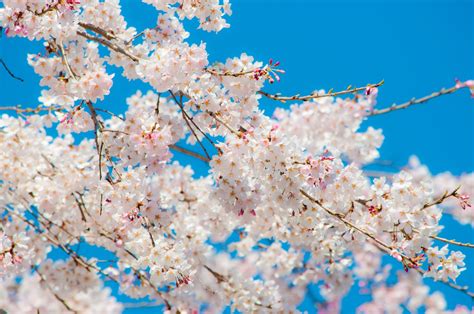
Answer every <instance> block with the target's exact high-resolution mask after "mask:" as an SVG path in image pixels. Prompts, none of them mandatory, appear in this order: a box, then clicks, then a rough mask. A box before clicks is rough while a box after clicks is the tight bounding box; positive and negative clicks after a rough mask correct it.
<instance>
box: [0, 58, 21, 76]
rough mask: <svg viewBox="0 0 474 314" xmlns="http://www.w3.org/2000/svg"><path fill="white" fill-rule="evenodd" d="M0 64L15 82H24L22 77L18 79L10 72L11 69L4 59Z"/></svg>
mask: <svg viewBox="0 0 474 314" xmlns="http://www.w3.org/2000/svg"><path fill="white" fill-rule="evenodd" d="M0 63H1V64H2V65H3V68H4V69H5V70H6V71H7V72H8V74H9V75H10V76H11V77H12V78H14V79H15V80H18V81H20V82H24V80H23V79H22V78H21V77H18V76H16V75H15V74H13V72H12V71H11V70H10V68H8V66H7V64H6V63H5V61H3V59H2V58H0Z"/></svg>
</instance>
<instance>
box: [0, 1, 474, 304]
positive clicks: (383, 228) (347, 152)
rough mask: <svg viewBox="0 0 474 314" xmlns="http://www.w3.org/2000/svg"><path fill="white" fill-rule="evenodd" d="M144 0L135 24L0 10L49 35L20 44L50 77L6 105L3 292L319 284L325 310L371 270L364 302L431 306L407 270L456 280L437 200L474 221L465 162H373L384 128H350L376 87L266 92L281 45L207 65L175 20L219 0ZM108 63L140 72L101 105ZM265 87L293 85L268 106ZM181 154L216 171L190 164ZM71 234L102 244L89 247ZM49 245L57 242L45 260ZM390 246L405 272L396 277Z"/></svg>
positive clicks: (93, 298)
mask: <svg viewBox="0 0 474 314" xmlns="http://www.w3.org/2000/svg"><path fill="white" fill-rule="evenodd" d="M144 2H146V3H149V4H152V5H153V6H154V7H156V8H157V9H158V10H159V11H160V13H159V15H158V19H157V23H156V24H157V25H155V26H152V27H151V28H148V29H145V30H143V31H142V32H137V31H136V30H135V28H133V27H128V26H127V23H126V21H125V19H124V17H123V15H122V12H121V6H120V2H119V1H118V0H105V1H99V0H35V1H33V0H32V1H30V0H28V1H26V0H5V1H4V6H3V7H2V8H1V9H0V25H1V26H2V27H3V28H4V29H5V33H6V34H7V35H8V36H20V37H26V38H29V39H30V40H42V41H43V42H44V46H43V49H44V51H41V52H40V53H36V54H29V56H28V62H29V64H30V65H31V66H32V67H33V69H34V71H35V73H36V74H38V75H39V76H40V77H41V81H40V84H41V86H45V87H46V89H44V90H43V91H42V92H41V95H40V97H39V101H40V102H41V106H39V107H37V108H29V109H26V108H21V107H18V108H13V110H15V111H16V115H7V114H3V115H2V116H1V118H0V216H1V219H2V220H1V225H0V308H1V309H4V310H6V311H8V312H12V313H15V312H33V313H36V312H41V313H43V312H51V313H57V312H63V311H65V310H69V311H72V312H76V313H97V312H100V313H102V312H103V313H116V312H119V311H120V310H121V306H120V305H119V304H118V303H117V302H116V301H115V300H114V299H113V298H112V297H111V295H110V291H108V290H107V289H106V288H104V285H103V283H102V281H103V280H111V281H113V282H115V284H116V285H118V287H119V288H120V292H121V293H123V294H126V295H127V296H130V297H133V298H145V297H148V299H147V300H152V301H153V302H157V304H163V305H164V306H165V307H166V309H167V310H169V311H170V312H196V311H199V310H202V308H203V307H205V308H206V309H208V310H209V311H214V312H221V311H223V310H224V309H225V308H226V307H228V306H231V308H232V309H236V310H238V311H240V312H243V313H246V312H293V311H294V310H295V309H296V308H297V306H298V305H299V304H300V303H301V302H302V300H303V299H304V298H305V295H306V294H307V291H308V289H309V288H308V287H310V286H313V285H316V286H317V287H318V288H319V295H321V296H322V297H323V298H324V302H326V305H324V306H322V307H321V310H322V311H323V310H326V311H333V312H335V311H338V304H339V303H340V300H341V299H342V298H343V297H344V296H345V295H346V294H347V293H348V291H349V290H350V288H351V287H352V285H353V283H354V282H355V280H356V279H360V280H362V281H363V284H365V285H366V287H369V286H372V287H375V288H374V289H373V299H374V300H373V302H370V303H367V304H365V305H363V306H362V307H361V309H360V310H361V311H362V312H366V313H380V312H383V310H384V309H388V312H390V313H399V312H400V309H401V305H405V306H407V308H408V309H409V310H410V311H415V310H417V309H419V308H420V307H421V306H424V307H425V308H426V310H427V311H430V312H431V313H443V311H444V310H445V307H446V305H445V302H444V299H443V298H442V297H441V296H440V294H438V293H435V294H432V295H429V294H428V290H427V288H426V287H424V286H423V285H422V283H421V279H420V278H419V276H418V275H417V274H416V273H415V271H417V272H419V273H421V274H423V275H424V276H425V277H432V278H434V279H435V280H438V281H441V282H444V283H445V284H448V285H451V286H452V287H456V286H455V285H454V284H453V282H454V281H455V280H456V279H457V278H458V276H460V274H461V272H462V271H463V270H464V269H465V267H464V266H466V265H465V264H464V254H463V253H462V252H461V251H456V250H453V246H454V245H459V244H461V245H462V244H463V243H459V242H457V241H454V240H449V239H444V238H442V237H440V236H438V235H439V234H440V232H441V231H442V229H443V225H442V224H441V219H442V217H443V214H444V213H449V214H452V215H453V216H454V217H455V218H456V219H458V220H459V221H460V222H461V223H463V224H467V225H471V226H473V225H474V223H473V221H474V216H473V208H472V207H471V205H470V203H469V194H473V193H474V191H473V186H474V184H473V182H474V180H473V178H474V176H473V175H472V174H465V175H462V176H460V177H455V176H453V175H451V174H447V173H445V174H440V175H435V176H433V175H431V174H430V173H429V171H428V169H427V168H426V167H424V166H422V165H421V164H420V163H419V162H418V161H417V160H416V159H412V160H411V162H410V165H409V166H408V167H406V168H405V169H403V170H402V171H400V172H398V173H387V174H385V175H384V174H377V175H369V174H368V173H367V172H366V170H365V168H363V166H365V165H367V164H370V163H371V162H373V161H374V160H376V159H377V158H378V157H379V151H378V149H379V148H380V146H381V145H382V142H383V136H382V131H381V130H375V129H373V128H372V127H368V129H367V130H366V131H361V130H360V128H361V124H362V122H363V121H364V120H365V119H368V117H369V116H370V115H371V114H373V113H374V112H375V111H374V110H375V108H374V106H375V104H376V95H377V89H376V87H374V86H369V87H367V88H365V87H363V88H357V89H354V90H350V89H349V90H346V91H342V92H340V93H332V92H329V94H324V92H323V91H319V92H317V93H316V92H314V93H312V94H311V95H309V96H305V97H300V96H299V95H297V96H294V97H284V96H281V95H280V94H275V95H271V94H268V93H267V92H265V91H264V90H262V89H264V88H265V84H266V83H267V82H268V83H275V82H277V81H278V80H279V79H280V77H279V75H281V74H282V73H284V71H283V70H282V69H280V63H279V62H274V61H273V60H269V61H268V64H264V63H262V62H259V61H256V60H254V58H253V57H251V56H248V55H247V54H245V53H242V54H241V55H240V56H239V57H235V58H229V59H227V60H225V61H223V62H215V63H212V62H210V61H209V59H208V53H207V51H206V44H205V43H200V44H190V43H189V42H187V41H186V40H187V38H188V36H189V33H188V32H187V31H186V30H185V28H184V26H183V23H182V20H183V19H185V18H186V19H191V18H196V19H197V20H198V21H199V23H200V27H201V28H203V29H205V30H213V31H219V30H221V29H222V28H224V27H227V26H228V25H227V23H226V22H225V20H224V19H223V16H224V15H230V13H231V11H230V4H229V3H228V1H219V0H179V1H178V0H153V1H152V0H145V1H144ZM110 65H113V66H115V67H118V68H119V69H120V70H123V72H122V74H123V76H125V77H126V78H128V79H130V80H140V81H142V82H145V83H148V84H149V85H150V86H151V88H152V89H153V91H148V92H146V93H142V92H140V91H138V92H136V93H135V94H134V95H132V96H130V97H129V98H128V99H127V102H126V103H127V106H128V107H127V110H126V111H125V112H124V113H123V114H121V113H117V112H116V108H114V107H113V106H107V98H106V96H107V95H108V94H109V93H110V89H111V87H112V84H113V79H114V74H113V73H111V72H110ZM468 85H469V84H464V85H463V84H460V85H459V87H458V88H463V87H465V86H468ZM471 85H472V84H471ZM377 86H378V85H377ZM469 86H470V85H469ZM361 91H365V93H359V92H361ZM348 94H351V96H350V97H348ZM337 95H344V96H342V97H343V98H339V97H335V96H337ZM262 97H267V98H270V99H273V100H282V101H300V100H301V101H303V102H302V103H300V104H295V105H292V106H291V107H290V108H289V109H285V110H284V109H276V111H275V113H274V116H273V117H268V116H266V115H265V114H264V112H263V111H261V110H260V109H259V102H260V99H261V98H262ZM99 100H102V101H103V102H102V103H101V104H100V105H98V104H97V101H99ZM394 108H396V107H394ZM1 109H2V107H0V110H1ZM10 109H11V108H9V110H10ZM391 110H394V109H391ZM52 127H55V128H56V131H57V132H58V135H57V136H51V134H53V133H54V129H51V128H52ZM91 131H92V132H91ZM77 133H80V134H79V135H78V134H77ZM178 154H186V155H188V157H189V158H195V159H196V162H198V163H202V162H205V163H207V165H208V166H209V174H208V175H207V176H203V177H199V178H198V177H197V175H196V174H195V173H194V172H193V169H192V167H191V166H189V165H188V166H185V165H183V163H184V162H181V164H180V163H179V162H178V161H176V160H174V159H173V157H174V156H177V155H178ZM374 176H375V178H374ZM459 185H461V187H460V188H459V187H458V186H459ZM438 241H444V242H448V243H451V244H450V245H449V246H444V247H442V248H441V249H440V248H439V244H436V243H437V242H438ZM229 242H231V243H230V244H229ZM80 245H83V246H96V247H100V248H103V249H105V250H106V251H108V253H110V254H111V255H112V256H113V258H114V259H113V260H111V261H97V260H94V259H88V258H85V257H83V256H82V255H81V254H79V250H78V248H79V247H80ZM464 246H467V247H472V244H466V243H464ZM53 249H54V250H59V251H61V252H62V253H64V254H66V255H67V256H68V257H67V259H66V260H65V261H61V262H58V261H57V262H53V261H51V259H50V257H51V256H49V252H50V251H51V250H53ZM384 255H387V256H391V257H393V262H394V263H401V264H402V266H403V267H404V269H405V270H406V271H409V276H404V275H402V276H401V277H400V282H399V283H397V284H396V285H395V286H393V287H388V286H386V285H385V284H384V282H385V280H386V279H387V278H389V277H390V269H389V268H387V267H385V266H384V264H383V263H382V257H383V256H384ZM412 270H413V271H412ZM458 290H461V292H465V293H470V292H466V291H465V290H464V289H458ZM31 295H33V297H32V296H31ZM386 298H389V299H390V300H389V301H386ZM457 311H458V312H457V313H462V310H460V308H458V310H457Z"/></svg>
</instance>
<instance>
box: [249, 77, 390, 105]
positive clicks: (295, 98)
mask: <svg viewBox="0 0 474 314" xmlns="http://www.w3.org/2000/svg"><path fill="white" fill-rule="evenodd" d="M383 84H384V80H381V81H380V82H378V83H377V84H368V85H367V86H364V87H355V88H350V86H349V88H347V89H346V90H343V91H339V92H332V90H330V91H329V92H328V93H325V94H318V93H317V92H313V93H311V94H309V95H306V96H301V95H300V94H296V95H293V96H281V95H279V94H270V93H267V92H264V91H258V92H257V93H259V94H260V95H263V96H265V97H268V98H270V99H273V100H277V101H281V102H283V103H284V102H287V101H307V100H311V99H317V98H323V97H336V96H340V95H345V94H353V93H357V92H360V91H366V90H368V89H370V88H375V87H379V86H382V85H383Z"/></svg>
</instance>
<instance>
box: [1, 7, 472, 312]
mask: <svg viewBox="0 0 474 314" xmlns="http://www.w3.org/2000/svg"><path fill="white" fill-rule="evenodd" d="M122 3H123V6H124V11H125V16H126V18H127V19H128V22H129V24H130V25H133V26H135V27H136V28H137V29H139V30H141V29H143V28H145V27H151V26H153V25H154V24H155V22H156V15H157V13H156V11H154V10H153V9H152V8H151V7H149V6H147V5H144V4H141V3H139V2H138V1H132V0H124V1H122ZM232 8H233V11H234V15H233V16H232V17H230V18H229V22H230V23H231V28H230V29H227V30H224V31H222V32H221V33H218V34H217V35H216V34H214V33H205V32H202V31H193V32H192V34H191V38H190V40H191V41H194V42H200V41H205V42H207V45H208V51H209V53H210V59H211V60H212V61H223V60H225V59H226V58H227V57H233V56H239V55H240V54H241V53H242V52H246V53H247V54H250V55H253V56H255V58H256V59H258V60H262V61H267V60H268V59H269V58H273V59H274V60H279V61H281V67H282V68H283V69H285V70H286V72H287V73H286V74H285V75H284V76H283V77H282V81H281V82H280V83H278V84H275V85H274V86H271V87H267V90H270V91H274V92H277V91H280V92H283V93H285V94H293V93H299V92H302V93H303V92H311V91H312V90H314V89H321V88H324V89H326V90H327V89H330V88H334V89H335V90H338V89H343V88H345V87H346V86H348V85H349V84H352V85H353V86H358V85H365V84H367V83H375V82H378V81H380V80H381V79H385V85H384V86H383V87H381V88H380V90H379V105H380V106H381V107H383V106H389V105H391V104H392V103H394V102H396V103H400V102H403V101H406V100H409V99H410V98H412V97H420V96H424V95H427V94H429V93H431V92H433V91H436V90H438V89H439V88H441V87H451V86H452V85H453V84H454V79H455V78H459V79H461V80H467V79H472V78H474V75H473V74H474V73H473V72H474V67H473V56H474V51H473V48H474V47H473V45H474V36H473V32H474V20H473V19H474V18H473V16H474V15H473V12H474V10H473V1H469V0H468V1H456V0H451V1H449V0H445V1H441V0H432V1H422V0H418V1H416V0H412V1H401V0H400V1H396V0H390V1H355V0H354V1H339V0H332V1H329V0H327V1H319V0H314V1H310V0H307V1H295V0H291V1H290V0H286V1H284V0H279V1H278V0H277V1H275V0H234V1H233V2H232ZM186 24H187V25H188V26H189V27H194V26H196V23H194V22H187V23H186ZM189 27H188V29H190V28H189ZM40 48H41V46H40V45H39V44H38V43H34V44H32V43H29V42H27V41H26V40H24V39H14V40H11V39H7V38H6V37H5V36H3V37H2V38H1V39H0V57H1V58H2V59H3V60H4V61H5V62H7V63H8V65H9V66H10V68H11V69H12V70H13V71H14V72H15V73H16V74H17V75H18V76H21V77H23V78H24V79H25V82H24V83H20V82H18V81H15V80H13V79H11V78H10V77H9V76H8V75H7V73H6V72H5V71H3V69H0V106H6V105H17V104H23V105H24V106H31V105H36V104H37V102H38V101H37V98H38V96H39V92H40V87H39V86H38V78H37V77H36V76H35V75H34V74H33V71H32V69H31V68H29V66H28V65H27V63H26V52H27V51H31V52H35V51H40V50H39V49H40ZM136 89H142V90H143V91H145V90H147V89H148V87H147V86H146V85H144V84H141V83H137V82H132V83H130V82H127V81H126V80H125V79H123V78H121V77H118V79H117V80H116V81H115V82H114V87H113V88H112V93H111V96H110V97H108V98H106V102H105V103H104V104H105V105H106V106H107V107H108V108H109V109H110V110H113V111H115V112H121V111H123V110H124V109H125V103H124V98H125V97H127V96H129V95H131V94H132V93H134V92H135V90H136ZM277 105H281V104H278V103H275V102H272V101H270V100H266V99H264V100H263V101H262V108H264V109H265V110H266V112H268V113H271V112H272V111H273V108H274V107H275V106H277ZM473 122H474V101H473V100H472V99H470V97H469V93H468V91H466V90H464V91H461V92H458V93H456V94H454V95H448V96H445V97H442V98H439V99H436V100H433V101H432V102H429V103H428V104H423V105H420V106H416V107H412V108H410V109H408V110H404V111H398V112H393V113H390V114H388V115H383V116H377V117H372V118H370V119H369V120H368V121H367V122H366V123H365V127H366V126H368V125H371V126H374V127H376V128H383V132H384V135H385V137H386V140H385V142H384V144H383V146H382V149H381V158H382V159H384V160H390V161H392V162H394V163H395V164H396V165H399V166H401V165H404V164H406V162H407V160H408V157H409V156H410V155H412V154H415V155H417V156H418V157H419V158H420V160H421V161H422V162H423V163H425V164H427V165H428V166H429V168H430V169H431V171H432V172H433V173H439V172H443V171H451V172H453V173H455V174H460V173H463V172H472V171H473V170H474V149H473V147H474V146H473V144H474V123H473ZM198 167H201V166H200V165H198ZM197 171H198V173H201V174H205V173H206V172H207V169H205V168H198V169H197ZM446 225H447V229H446V230H445V231H443V232H442V234H441V235H443V236H445V237H448V238H450V237H451V238H456V239H458V240H461V241H462V240H464V241H471V242H472V241H473V233H472V229H471V228H468V227H460V226H459V225H458V224H457V223H455V222H453V221H451V220H449V219H446ZM464 252H465V253H466V254H467V255H468V257H467V264H468V265H469V264H470V265H474V256H473V253H472V251H471V252H470V251H464ZM427 282H428V281H427ZM469 282H471V283H472V282H474V269H471V270H468V271H466V272H465V273H464V274H463V275H462V276H461V278H460V280H459V283H461V284H467V283H469ZM471 285H472V286H474V284H471ZM431 286H432V287H433V288H440V290H441V291H443V293H445V295H446V297H447V298H448V303H449V305H450V306H451V307H452V306H454V305H455V304H457V303H462V304H471V301H470V300H469V298H468V297H465V296H464V295H462V294H460V293H458V292H456V291H452V290H450V289H449V288H444V287H443V286H441V285H439V284H436V285H431ZM364 299H366V296H359V295H358V293H357V291H356V289H353V291H352V292H351V293H350V295H349V296H348V297H347V298H346V299H345V300H344V303H343V305H344V310H343V312H344V313H351V312H353V308H354V307H355V306H356V305H357V304H360V302H361V301H362V300H364ZM303 308H305V309H308V310H310V309H311V304H310V302H309V301H308V300H307V301H306V302H305V303H304V304H303V307H302V309H303ZM153 311H156V309H154V310H152V309H151V310H148V311H146V312H147V313H151V312H153ZM127 313H138V311H128V312H127Z"/></svg>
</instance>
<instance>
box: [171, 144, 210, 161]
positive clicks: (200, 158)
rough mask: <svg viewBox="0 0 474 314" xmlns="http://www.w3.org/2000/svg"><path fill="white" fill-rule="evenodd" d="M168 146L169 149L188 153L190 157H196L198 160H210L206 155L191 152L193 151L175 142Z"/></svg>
mask: <svg viewBox="0 0 474 314" xmlns="http://www.w3.org/2000/svg"><path fill="white" fill-rule="evenodd" d="M169 147H170V148H171V149H173V150H175V151H177V152H180V153H183V154H186V155H189V156H191V157H195V158H197V159H199V160H202V161H204V162H210V161H211V159H209V158H208V157H205V156H202V155H200V154H198V153H195V152H193V151H191V150H188V149H186V148H183V147H181V146H178V145H176V144H171V145H169Z"/></svg>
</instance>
